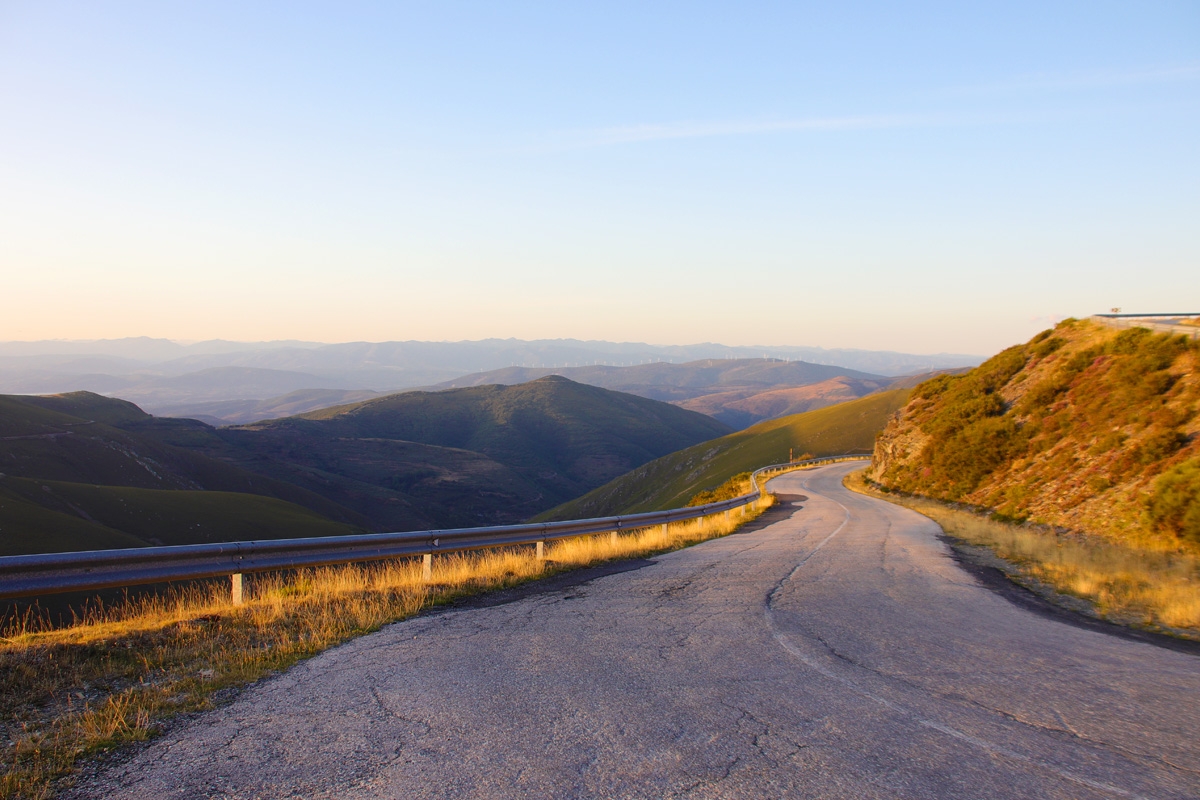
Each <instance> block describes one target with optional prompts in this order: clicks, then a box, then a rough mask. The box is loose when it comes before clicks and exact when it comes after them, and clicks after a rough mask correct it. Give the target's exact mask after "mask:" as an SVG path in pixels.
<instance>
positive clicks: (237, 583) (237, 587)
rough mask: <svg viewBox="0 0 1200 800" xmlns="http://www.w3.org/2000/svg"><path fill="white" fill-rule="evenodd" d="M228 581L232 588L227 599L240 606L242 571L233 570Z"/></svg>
mask: <svg viewBox="0 0 1200 800" xmlns="http://www.w3.org/2000/svg"><path fill="white" fill-rule="evenodd" d="M229 583H230V584H231V589H232V591H231V592H230V595H229V599H230V600H232V601H233V604H234V605H235V606H240V605H241V604H242V573H240V572H235V573H233V574H232V575H230V576H229Z"/></svg>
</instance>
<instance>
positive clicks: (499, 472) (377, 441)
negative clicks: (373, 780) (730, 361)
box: [206, 376, 729, 530]
mask: <svg viewBox="0 0 1200 800" xmlns="http://www.w3.org/2000/svg"><path fill="white" fill-rule="evenodd" d="M728 432H729V428H728V427H726V426H725V425H723V424H722V423H720V422H717V421H716V420H713V419H711V418H709V417H706V416H704V415H703V414H698V413H695V412H692V411H687V410H684V409H681V408H676V407H675V406H672V405H669V404H666V403H660V402H658V401H654V400H647V399H645V398H641V397H635V396H633V395H627V394H623V393H620V392H613V391H609V390H607V389H601V388H598V387H594V386H586V385H584V384H580V383H575V382H573V381H570V380H567V379H566V378H562V377H559V376H550V377H547V378H542V379H540V380H536V381H531V382H529V383H525V384H520V385H517V386H494V385H493V386H480V387H473V388H468V389H451V390H446V391H441V392H405V393H402V394H395V395H388V396H386V397H380V398H376V399H372V400H367V401H365V402H361V403H354V404H351V405H346V406H337V407H334V408H328V409H322V410H320V411H316V412H313V413H309V414H303V415H300V416H297V417H287V418H285V419H278V420H271V421H268V422H262V423H258V424H255V425H246V426H241V427H236V428H222V429H220V430H219V431H217V435H218V436H219V437H220V438H221V439H222V440H223V441H224V442H225V444H226V445H228V447H229V448H230V450H229V451H228V452H226V453H225V454H224V456H223V457H227V458H232V459H236V460H237V462H236V463H239V464H241V465H242V466H245V467H246V468H248V469H254V470H258V471H260V472H263V473H264V474H268V475H271V476H273V477H276V478H279V479H282V480H287V481H289V482H292V483H295V484H297V485H299V486H303V487H305V488H307V489H310V490H311V491H313V492H317V493H320V494H323V495H324V496H326V497H327V498H329V499H331V500H333V501H335V502H337V503H339V504H341V505H345V506H348V507H350V508H353V509H355V510H357V511H360V512H361V513H363V514H365V515H367V516H369V517H370V518H371V519H372V521H373V524H375V525H376V526H377V527H379V528H381V529H393V530H404V529H411V528H415V527H452V526H466V525H484V524H495V523H504V522H518V521H521V520H524V519H528V518H529V517H530V516H532V515H533V514H536V513H538V512H541V511H544V510H545V509H546V508H547V507H549V506H552V505H554V504H557V503H561V502H563V501H565V500H568V499H570V498H573V497H577V496H579V495H580V494H583V493H584V492H586V491H589V490H591V489H594V488H595V487H597V486H599V485H601V484H603V483H605V482H606V481H608V480H611V479H612V478H614V477H616V476H618V475H620V474H622V473H624V472H626V471H628V470H630V469H633V468H634V467H637V466H639V465H641V464H644V463H645V462H647V461H650V460H652V459H654V458H658V457H660V456H663V455H665V454H667V453H671V452H674V451H676V450H679V449H682V448H685V447H689V446H691V445H694V444H696V443H698V442H703V441H707V440H710V439H713V438H715V437H717V436H721V435H722V434H725V433H728ZM206 451H207V452H212V453H214V454H215V453H217V451H216V450H213V449H211V448H209V449H207V450H206Z"/></svg>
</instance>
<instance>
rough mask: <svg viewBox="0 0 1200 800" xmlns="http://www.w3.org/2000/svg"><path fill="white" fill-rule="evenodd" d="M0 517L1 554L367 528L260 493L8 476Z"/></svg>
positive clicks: (1, 484) (2, 482) (0, 495)
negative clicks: (6, 533) (72, 481)
mask: <svg viewBox="0 0 1200 800" xmlns="http://www.w3.org/2000/svg"><path fill="white" fill-rule="evenodd" d="M0 519H3V524H2V526H0V527H2V528H5V529H11V530H12V532H13V535H9V536H6V535H3V534H4V533H5V531H3V530H0V555H16V554H19V553H45V552H52V551H55V550H87V549H104V548H109V547H144V546H146V545H173V544H200V543H204V542H223V541H244V540H250V539H285V538H291V537H296V536H342V535H345V534H349V533H358V532H360V530H361V529H358V528H354V527H352V526H350V525H346V524H343V523H338V522H334V521H332V520H329V519H326V518H324V517H322V516H320V515H319V514H316V513H314V512H312V511H309V510H308V509H306V508H301V507H300V506H297V505H295V504H293V503H285V502H283V501H282V500H276V499H275V498H272V497H261V496H259V495H252V494H243V493H237V492H206V491H187V490H166V489H135V488H131V487H127V486H91V485H87V484H80V483H64V482H61V481H40V480H30V479H28V478H12V477H7V476H6V477H5V478H3V479H0ZM35 532H36V533H37V535H32V534H34V533H35ZM43 536H49V537H50V539H49V541H47V540H46V539H44V538H42V537H43ZM48 544H50V545H52V546H49V547H48V546H47V545H48Z"/></svg>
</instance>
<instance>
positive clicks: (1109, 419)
mask: <svg viewBox="0 0 1200 800" xmlns="http://www.w3.org/2000/svg"><path fill="white" fill-rule="evenodd" d="M1198 362H1200V344H1197V343H1195V342H1189V341H1188V340H1187V339H1185V338H1184V337H1180V336H1174V337H1172V336H1169V335H1163V334H1153V333H1151V332H1150V331H1147V330H1145V329H1139V328H1135V329H1130V330H1124V331H1118V330H1114V329H1110V328H1106V327H1102V326H1099V325H1097V324H1095V323H1092V322H1086V321H1079V320H1067V321H1065V322H1063V323H1061V324H1060V325H1058V327H1056V328H1055V329H1053V330H1051V331H1045V332H1043V333H1041V334H1039V335H1038V336H1036V337H1034V338H1033V339H1032V340H1031V341H1030V342H1028V343H1027V344H1024V345H1018V346H1016V347H1012V348H1009V349H1008V350H1005V351H1004V352H1002V353H1000V354H999V355H997V356H995V357H994V358H992V359H990V360H989V361H987V362H985V363H984V364H982V365H981V366H979V367H978V368H976V369H974V370H972V371H971V372H969V373H967V374H965V375H962V376H941V377H938V378H935V379H933V380H931V381H928V382H926V383H924V384H922V385H921V386H919V387H918V388H917V389H916V390H915V391H914V392H913V396H912V399H911V401H910V402H909V403H908V404H907V405H906V406H905V407H904V408H903V409H902V410H901V411H900V412H899V413H898V414H897V415H896V416H895V417H894V418H893V419H892V420H891V421H890V422H889V424H888V425H887V427H886V428H885V429H884V431H883V433H882V434H881V435H880V436H879V438H878V440H877V441H876V445H875V459H874V463H873V467H872V477H873V478H874V479H875V480H876V481H878V482H879V483H880V484H882V485H883V486H884V487H887V488H891V489H897V490H901V491H906V492H912V493H916V494H921V495H925V496H929V497H934V498H938V499H943V500H952V501H962V502H967V503H971V504H974V505H977V506H981V507H985V508H990V509H994V510H995V511H996V512H997V513H998V514H1001V515H1003V516H1005V517H1009V518H1012V519H1017V520H1031V521H1034V522H1042V523H1047V524H1051V525H1055V526H1058V527H1062V528H1068V529H1071V530H1076V531H1082V532H1090V533H1096V534H1101V535H1105V536H1108V537H1111V538H1115V539H1121V540H1125V541H1128V542H1131V543H1136V544H1142V545H1154V546H1168V547H1178V546H1184V547H1195V546H1200V436H1198V434H1200V414H1198V413H1197V411H1198V407H1200V372H1198V369H1197V366H1198Z"/></svg>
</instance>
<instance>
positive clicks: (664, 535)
mask: <svg viewBox="0 0 1200 800" xmlns="http://www.w3.org/2000/svg"><path fill="white" fill-rule="evenodd" d="M668 524H670V523H667V522H664V523H663V530H662V534H663V538H664V539H665V538H667V525H668Z"/></svg>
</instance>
